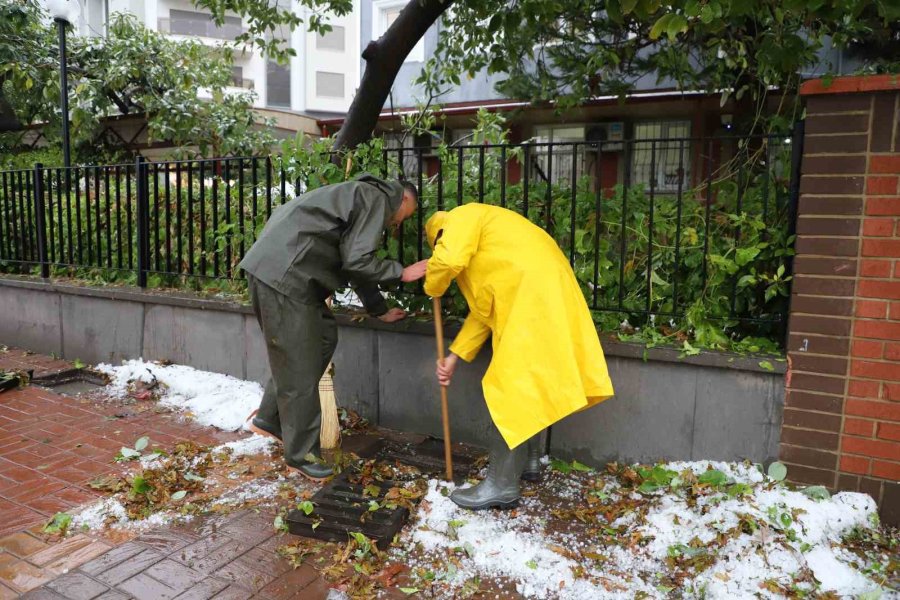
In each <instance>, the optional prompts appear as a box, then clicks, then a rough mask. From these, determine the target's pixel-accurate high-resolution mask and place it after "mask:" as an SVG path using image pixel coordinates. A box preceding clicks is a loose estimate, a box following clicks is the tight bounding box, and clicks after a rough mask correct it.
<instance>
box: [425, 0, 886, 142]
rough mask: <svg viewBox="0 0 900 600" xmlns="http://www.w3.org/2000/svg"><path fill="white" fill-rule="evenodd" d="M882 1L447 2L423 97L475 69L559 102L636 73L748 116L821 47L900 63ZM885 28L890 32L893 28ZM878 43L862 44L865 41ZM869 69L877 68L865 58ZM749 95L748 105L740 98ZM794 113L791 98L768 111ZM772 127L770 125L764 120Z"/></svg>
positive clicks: (513, 93) (794, 81)
mask: <svg viewBox="0 0 900 600" xmlns="http://www.w3.org/2000/svg"><path fill="white" fill-rule="evenodd" d="M898 6H900V5H898V4H897V3H896V2H891V1H890V0H791V1H790V2H787V3H784V2H773V1H772V0H704V1H702V2H701V1H700V0H669V1H660V0H608V1H607V2H605V3H603V5H601V6H598V5H596V3H591V2H586V1H584V0H567V1H565V2H561V1H557V2H546V1H545V0H525V1H521V2H517V3H516V8H515V10H509V9H508V6H507V5H506V3H505V2H502V1H501V0H475V1H471V2H465V3H462V2H457V3H455V4H454V5H453V6H452V7H451V8H450V10H448V11H447V12H446V13H445V14H444V18H443V23H444V26H443V28H442V30H441V35H440V38H439V42H438V48H437V52H436V55H435V56H434V57H433V58H432V59H431V60H430V62H429V63H428V64H427V65H426V67H425V69H424V70H423V74H422V76H421V78H420V83H422V84H424V86H425V91H426V92H427V93H428V94H429V95H432V96H435V95H439V94H440V92H442V91H444V90H445V89H447V88H448V87H452V86H458V85H460V83H461V81H462V79H463V78H464V77H470V78H471V77H473V76H474V75H475V74H476V73H477V72H479V71H481V70H486V71H487V72H488V73H489V74H502V76H501V77H500V78H499V83H498V85H497V87H498V89H499V91H501V93H503V94H505V95H506V96H507V97H511V98H529V99H531V100H535V101H546V102H553V103H555V104H556V106H558V107H559V108H560V109H565V108H567V107H571V106H575V105H578V104H580V103H582V102H584V101H585V100H588V99H590V98H593V97H596V96H601V95H608V94H611V95H624V94H626V93H628V92H629V91H632V90H634V89H635V85H636V83H637V82H638V80H640V79H642V78H647V77H651V78H652V77H655V78H656V81H657V82H658V83H659V84H661V86H662V87H670V86H671V87H676V88H677V89H692V90H704V91H709V92H712V93H720V94H721V95H722V104H723V105H724V104H725V103H726V102H727V101H729V100H731V99H733V100H734V101H735V102H737V103H738V104H740V103H745V107H744V108H745V109H746V110H744V112H745V113H746V114H745V115H744V116H746V118H747V120H748V121H751V122H752V121H755V120H757V119H758V117H759V113H761V112H763V110H762V109H763V107H764V106H765V103H764V100H765V98H766V96H767V94H768V92H769V90H770V89H771V88H772V87H776V88H779V89H781V90H785V91H787V92H792V91H795V90H796V89H797V87H798V85H799V83H800V73H802V72H807V71H811V70H815V69H818V70H819V71H825V72H827V70H828V69H829V68H830V67H831V65H829V64H828V63H827V62H825V63H824V64H820V63H822V62H823V59H822V58H821V56H820V55H819V54H818V53H819V51H820V50H822V49H823V48H827V47H828V46H829V45H833V46H835V47H837V48H848V47H850V48H853V47H859V46H863V47H865V48H869V49H870V50H869V53H868V57H871V58H872V60H871V61H869V64H870V65H879V64H880V65H893V66H894V67H896V65H897V64H898V61H900V55H898V47H897V44H896V41H895V40H896V33H895V32H896V22H897V21H898V19H900V8H898ZM892 34H893V35H892ZM872 39H874V40H881V42H880V43H879V44H878V45H872V44H869V45H868V46H865V45H864V42H865V41H866V40H872ZM869 68H870V69H872V68H877V67H873V66H869ZM746 104H749V106H746ZM779 110H780V112H781V113H786V114H792V113H793V114H796V113H797V112H799V111H798V104H797V103H790V102H788V103H782V104H781V105H780V106H779V109H777V110H776V113H777V112H779ZM771 124H774V123H771Z"/></svg>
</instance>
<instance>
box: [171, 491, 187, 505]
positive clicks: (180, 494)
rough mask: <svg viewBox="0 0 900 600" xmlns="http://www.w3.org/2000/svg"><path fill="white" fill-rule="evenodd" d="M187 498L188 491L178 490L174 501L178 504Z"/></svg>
mask: <svg viewBox="0 0 900 600" xmlns="http://www.w3.org/2000/svg"><path fill="white" fill-rule="evenodd" d="M185 496H187V490H178V491H177V492H175V493H174V494H172V500H175V501H176V502H177V501H178V500H181V499H182V498H184V497H185Z"/></svg>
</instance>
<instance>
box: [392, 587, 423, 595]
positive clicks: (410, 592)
mask: <svg viewBox="0 0 900 600" xmlns="http://www.w3.org/2000/svg"><path fill="white" fill-rule="evenodd" d="M397 589H399V590H400V591H401V592H403V593H404V594H406V595H407V596H412V595H413V594H418V593H419V591H420V590H419V588H414V587H402V588H397Z"/></svg>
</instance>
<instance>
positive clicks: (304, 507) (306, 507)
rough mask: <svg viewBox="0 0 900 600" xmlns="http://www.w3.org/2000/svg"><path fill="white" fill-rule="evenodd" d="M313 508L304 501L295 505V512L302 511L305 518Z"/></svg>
mask: <svg viewBox="0 0 900 600" xmlns="http://www.w3.org/2000/svg"><path fill="white" fill-rule="evenodd" d="M314 508H315V507H314V506H313V503H312V502H310V501H309V500H304V501H303V502H301V503H300V504H298V505H297V510H301V511H303V514H304V515H307V516H309V515H311V514H312V511H313V509H314ZM359 535H362V534H359Z"/></svg>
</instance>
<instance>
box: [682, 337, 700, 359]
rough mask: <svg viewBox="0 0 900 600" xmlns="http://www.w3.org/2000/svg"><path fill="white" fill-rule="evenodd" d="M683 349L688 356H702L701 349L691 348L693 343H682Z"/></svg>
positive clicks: (685, 341)
mask: <svg viewBox="0 0 900 600" xmlns="http://www.w3.org/2000/svg"><path fill="white" fill-rule="evenodd" d="M681 348H682V350H683V352H684V354H685V355H686V356H696V355H698V354H700V348H695V347H693V346H691V343H690V342H689V341H687V340H684V342H682V343H681Z"/></svg>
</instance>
